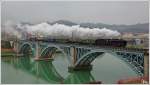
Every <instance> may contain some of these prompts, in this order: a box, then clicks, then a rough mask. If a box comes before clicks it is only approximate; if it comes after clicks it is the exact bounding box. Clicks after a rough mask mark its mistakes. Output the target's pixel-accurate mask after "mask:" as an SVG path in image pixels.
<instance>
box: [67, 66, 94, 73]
mask: <svg viewBox="0 0 150 85" xmlns="http://www.w3.org/2000/svg"><path fill="white" fill-rule="evenodd" d="M84 70H85V71H87V70H88V71H91V70H92V65H82V66H77V67H73V66H70V67H68V72H72V71H84Z"/></svg>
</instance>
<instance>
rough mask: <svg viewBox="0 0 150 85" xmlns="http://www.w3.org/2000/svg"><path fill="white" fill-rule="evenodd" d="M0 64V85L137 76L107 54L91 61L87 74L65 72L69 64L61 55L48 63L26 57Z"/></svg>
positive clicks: (83, 72) (7, 59)
mask: <svg viewBox="0 0 150 85" xmlns="http://www.w3.org/2000/svg"><path fill="white" fill-rule="evenodd" d="M1 61H2V63H1V78H2V79H1V82H2V83H3V84H10V83H11V84H47V83H68V84H70V83H73V84H75V83H79V84H81V83H89V82H91V81H101V82H102V83H105V84H108V83H109V84H113V83H117V81H118V80H119V79H126V78H130V77H136V76H138V75H137V74H136V73H135V72H134V71H133V70H132V69H131V68H130V67H129V66H128V65H127V64H126V63H125V62H124V61H122V60H120V59H119V58H117V57H116V56H113V55H111V54H108V53H105V54H104V56H103V57H97V58H96V59H95V60H94V61H93V62H92V65H93V69H92V70H91V71H76V72H68V66H69V63H68V61H67V58H66V57H65V56H64V55H63V54H61V53H57V54H55V58H54V60H52V61H34V59H33V58H32V57H29V56H22V57H12V56H11V57H2V60H1Z"/></svg>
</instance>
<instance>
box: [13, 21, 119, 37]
mask: <svg viewBox="0 0 150 85" xmlns="http://www.w3.org/2000/svg"><path fill="white" fill-rule="evenodd" d="M18 30H20V31H19V33H18ZM14 32H16V30H14ZM17 33H18V34H21V33H22V35H23V34H25V33H26V34H30V35H32V36H35V35H36V36H37V37H48V38H53V39H72V38H73V39H81V40H86V39H92V40H94V39H100V38H107V39H108V38H109V39H110V38H114V37H117V36H119V35H120V33H119V32H118V31H114V30H110V29H107V28H101V29H100V28H92V29H90V28H83V27H80V26H79V25H75V26H67V25H63V24H57V23H56V24H53V25H50V24H48V23H40V24H36V25H28V24H26V25H21V24H19V25H17ZM15 34H16V33H15ZM22 37H23V36H22Z"/></svg>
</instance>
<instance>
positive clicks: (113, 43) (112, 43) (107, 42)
mask: <svg viewBox="0 0 150 85" xmlns="http://www.w3.org/2000/svg"><path fill="white" fill-rule="evenodd" d="M28 40H30V41H42V42H54V43H59V42H60V43H73V44H82V45H96V46H109V47H125V46H126V45H127V41H125V40H123V39H96V40H71V39H52V38H44V37H30V38H28Z"/></svg>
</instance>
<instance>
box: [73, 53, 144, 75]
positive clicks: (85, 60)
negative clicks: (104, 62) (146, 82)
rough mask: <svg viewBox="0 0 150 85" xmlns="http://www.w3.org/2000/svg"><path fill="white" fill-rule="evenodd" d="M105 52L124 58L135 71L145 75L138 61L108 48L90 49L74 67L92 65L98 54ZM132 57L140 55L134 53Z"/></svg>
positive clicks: (101, 55) (101, 54)
mask: <svg viewBox="0 0 150 85" xmlns="http://www.w3.org/2000/svg"><path fill="white" fill-rule="evenodd" d="M105 53H109V54H111V55H113V56H115V57H117V58H119V59H120V60H122V61H123V62H125V63H126V64H127V65H128V66H129V67H130V68H131V69H132V70H133V71H135V72H136V73H137V74H138V75H140V76H143V74H144V73H143V72H142V71H143V70H142V69H144V68H143V67H142V66H137V65H138V64H134V63H137V62H135V61H133V63H132V62H129V60H127V58H124V57H125V56H121V55H119V54H118V53H117V52H114V51H106V50H97V51H90V52H88V53H86V54H84V55H83V56H82V57H81V58H80V59H78V60H77V62H76V63H75V66H74V67H78V66H82V65H83V66H84V65H85V66H86V65H90V64H91V63H92V62H93V61H94V60H95V59H96V58H97V57H98V56H100V57H103V55H104V54H105ZM130 57H138V55H133V56H130Z"/></svg>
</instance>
